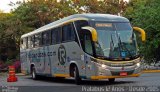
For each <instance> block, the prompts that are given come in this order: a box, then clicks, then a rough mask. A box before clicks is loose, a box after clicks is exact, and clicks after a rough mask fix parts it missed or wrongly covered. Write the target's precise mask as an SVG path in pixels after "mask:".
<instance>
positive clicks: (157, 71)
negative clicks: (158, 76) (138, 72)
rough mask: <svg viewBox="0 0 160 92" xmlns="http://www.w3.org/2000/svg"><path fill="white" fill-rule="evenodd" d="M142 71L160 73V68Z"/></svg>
mask: <svg viewBox="0 0 160 92" xmlns="http://www.w3.org/2000/svg"><path fill="white" fill-rule="evenodd" d="M142 73H160V70H143V71H142Z"/></svg>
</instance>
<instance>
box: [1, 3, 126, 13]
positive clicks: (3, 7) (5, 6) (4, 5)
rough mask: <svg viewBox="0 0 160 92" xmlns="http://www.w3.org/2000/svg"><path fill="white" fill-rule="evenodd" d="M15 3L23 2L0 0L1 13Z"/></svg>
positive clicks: (8, 10)
mask: <svg viewBox="0 0 160 92" xmlns="http://www.w3.org/2000/svg"><path fill="white" fill-rule="evenodd" d="M17 1H23V0H0V10H2V11H3V12H5V13H8V12H10V10H11V9H12V8H15V7H11V6H9V5H8V4H9V3H10V2H13V3H15V2H17ZM124 1H128V0H124Z"/></svg>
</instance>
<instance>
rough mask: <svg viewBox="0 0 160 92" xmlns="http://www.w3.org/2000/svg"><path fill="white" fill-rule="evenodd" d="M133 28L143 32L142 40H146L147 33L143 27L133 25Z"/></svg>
mask: <svg viewBox="0 0 160 92" xmlns="http://www.w3.org/2000/svg"><path fill="white" fill-rule="evenodd" d="M133 30H135V31H138V32H140V33H141V37H142V41H143V42H144V41H146V33H145V31H144V30H143V29H141V28H139V27H133Z"/></svg>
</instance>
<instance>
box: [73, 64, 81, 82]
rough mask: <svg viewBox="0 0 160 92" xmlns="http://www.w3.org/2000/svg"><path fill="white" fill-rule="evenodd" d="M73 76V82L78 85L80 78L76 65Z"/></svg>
mask: <svg viewBox="0 0 160 92" xmlns="http://www.w3.org/2000/svg"><path fill="white" fill-rule="evenodd" d="M73 72H74V78H75V83H76V84H77V85H80V84H81V78H80V77H79V71H78V68H77V66H75V67H74V71H73Z"/></svg>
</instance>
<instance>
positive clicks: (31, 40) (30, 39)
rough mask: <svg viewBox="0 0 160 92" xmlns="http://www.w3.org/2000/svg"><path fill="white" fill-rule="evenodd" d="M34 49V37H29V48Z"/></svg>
mask: <svg viewBox="0 0 160 92" xmlns="http://www.w3.org/2000/svg"><path fill="white" fill-rule="evenodd" d="M33 47H34V36H30V37H28V48H33Z"/></svg>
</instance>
